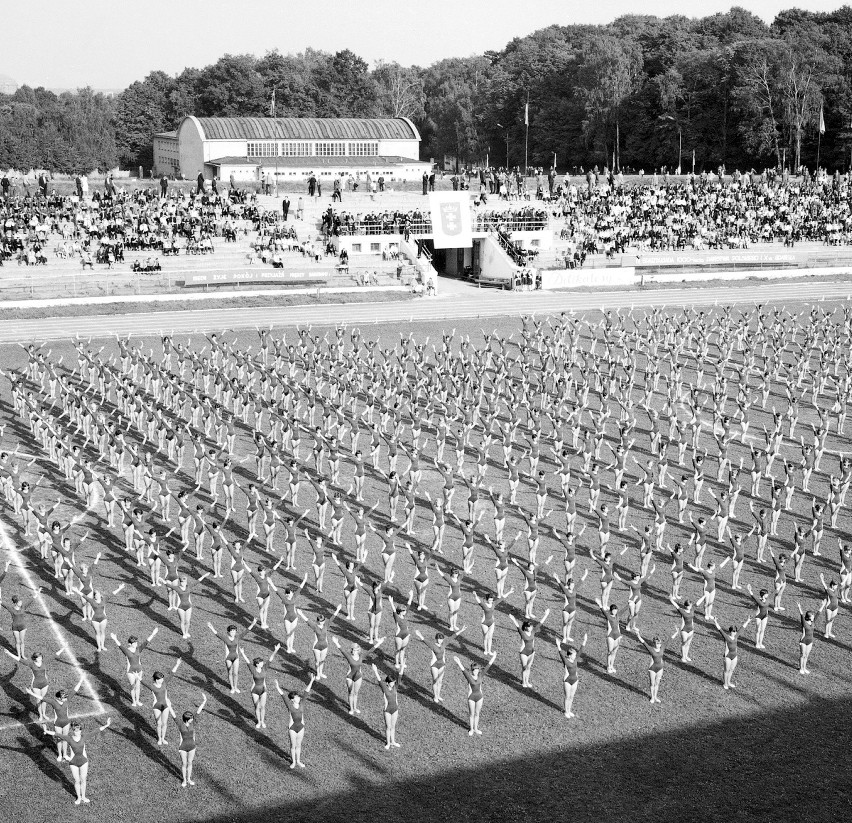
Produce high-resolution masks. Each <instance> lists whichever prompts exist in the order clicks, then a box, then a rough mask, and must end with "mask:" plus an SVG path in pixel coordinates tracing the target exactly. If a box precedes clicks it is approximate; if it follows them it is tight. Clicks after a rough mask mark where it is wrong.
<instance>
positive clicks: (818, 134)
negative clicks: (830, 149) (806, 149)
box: [814, 132, 822, 178]
mask: <svg viewBox="0 0 852 823" xmlns="http://www.w3.org/2000/svg"><path fill="white" fill-rule="evenodd" d="M821 143H822V132H818V133H817V162H816V174H815V175H814V178H817V177H819V149H820V144H821Z"/></svg>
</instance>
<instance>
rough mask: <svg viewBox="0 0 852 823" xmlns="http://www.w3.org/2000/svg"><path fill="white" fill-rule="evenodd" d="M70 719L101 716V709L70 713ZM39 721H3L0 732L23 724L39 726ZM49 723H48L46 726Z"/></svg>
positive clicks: (18, 727) (17, 727)
mask: <svg viewBox="0 0 852 823" xmlns="http://www.w3.org/2000/svg"><path fill="white" fill-rule="evenodd" d="M68 716H69V717H70V718H71V720H84V719H85V718H87V717H102V716H103V712H102V711H91V712H80V713H79V714H73V713H70V714H69V715H68ZM40 725H41V723H40V722H39V721H38V720H13V721H12V722H11V723H5V724H3V725H0V733H2V732H8V731H10V730H11V729H20V728H22V727H24V726H40ZM49 725H50V723H48V726H49Z"/></svg>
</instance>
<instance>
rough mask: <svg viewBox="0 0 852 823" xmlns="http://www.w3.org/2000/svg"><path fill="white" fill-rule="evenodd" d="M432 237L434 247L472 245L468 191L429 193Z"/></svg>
mask: <svg viewBox="0 0 852 823" xmlns="http://www.w3.org/2000/svg"><path fill="white" fill-rule="evenodd" d="M429 199H430V203H429V205H430V208H431V209H432V237H433V238H434V242H435V248H436V249H466V248H470V247H471V246H472V245H473V224H472V221H471V218H470V193H469V192H467V191H440V192H434V193H433V194H430V195H429Z"/></svg>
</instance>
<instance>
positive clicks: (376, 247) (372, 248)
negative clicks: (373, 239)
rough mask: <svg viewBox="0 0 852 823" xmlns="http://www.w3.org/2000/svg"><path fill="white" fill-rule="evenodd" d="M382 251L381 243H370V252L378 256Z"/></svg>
mask: <svg viewBox="0 0 852 823" xmlns="http://www.w3.org/2000/svg"><path fill="white" fill-rule="evenodd" d="M381 250H382V244H381V243H370V251H371V252H375V253H377V254H378V252H380V251H381Z"/></svg>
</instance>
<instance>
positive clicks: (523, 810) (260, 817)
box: [209, 699, 852, 823]
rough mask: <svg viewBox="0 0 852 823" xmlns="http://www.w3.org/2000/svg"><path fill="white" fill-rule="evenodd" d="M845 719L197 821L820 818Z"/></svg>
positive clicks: (769, 725)
mask: <svg viewBox="0 0 852 823" xmlns="http://www.w3.org/2000/svg"><path fill="white" fill-rule="evenodd" d="M851 723H852V705H850V703H849V702H848V701H846V700H837V701H832V700H823V699H820V700H812V701H810V702H807V703H804V704H803V705H802V706H800V707H798V708H796V709H792V710H784V711H779V712H771V713H765V714H761V715H751V716H748V717H742V718H735V719H730V720H726V721H724V722H721V723H712V724H706V725H703V726H696V727H692V728H688V729H680V730H676V731H671V732H666V733H661V734H648V735H642V736H636V737H628V738H626V739H623V740H621V741H618V742H617V743H615V744H613V743H608V744H601V745H594V746H582V747H577V748H570V749H564V750H562V751H558V752H553V753H547V754H543V755H539V756H536V757H528V758H525V759H524V760H506V761H503V762H495V763H491V764H489V765H488V766H485V767H477V768H470V769H459V770H454V771H448V772H444V773H441V774H438V775H436V776H434V777H429V778H421V779H416V780H412V779H406V780H404V781H402V780H399V781H397V782H389V783H381V784H376V783H371V782H370V783H367V784H366V785H364V786H361V787H357V786H356V787H355V788H353V790H352V791H350V792H343V793H339V794H336V795H332V796H328V797H324V798H322V799H319V800H311V801H308V802H303V803H296V804H289V805H288V804H282V805H280V806H275V807H267V808H265V809H253V810H251V811H247V812H245V813H244V814H234V813H233V812H230V813H228V814H227V815H224V816H221V817H218V816H217V817H213V818H209V820H210V823H225V821H227V823H263V821H272V820H308V819H310V820H322V821H325V822H326V823H327V822H328V821H338V820H339V821H346V823H352V821H360V820H371V821H386V820H388V821H389V820H393V821H408V820H418V821H420V820H447V819H453V820H470V821H506V820H511V821H514V820H523V821H525V823H536V821H543V822H544V821H547V823H552V822H553V821H558V820H571V821H579V823H585V821H588V823H598V821H600V820H631V821H632V823H642V821H648V823H658V821H660V820H667V819H670V820H701V821H708V820H720V821H721V820H723V821H730V820H740V819H751V820H753V819H759V818H762V819H767V820H773V821H786V820H831V819H836V818H838V817H839V816H841V815H846V814H848V813H849V810H850V800H849V798H848V794H847V792H846V788H845V786H846V777H847V770H846V766H845V762H844V761H845V758H844V757H843V755H842V752H843V751H844V749H845V747H846V746H847V745H848V743H849V738H850V736H852V733H850V731H849V729H850V724H851ZM828 741H831V743H830V745H831V746H832V747H833V748H834V750H835V755H832V754H831V753H830V752H829V751H827V750H826V743H827V742H828ZM354 754H355V753H354V752H350V756H352V755H354ZM376 765H377V764H376ZM373 768H374V769H375V766H374V767H373ZM377 777H378V775H377Z"/></svg>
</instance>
